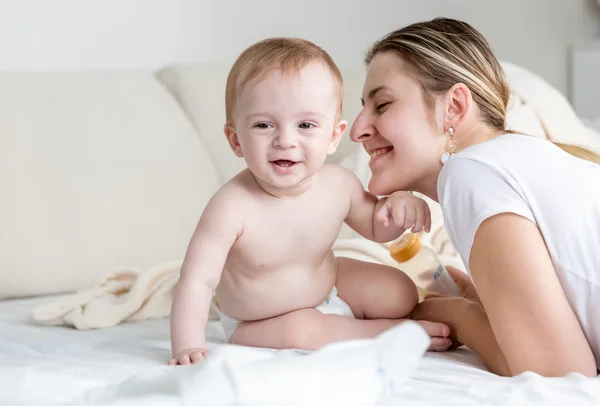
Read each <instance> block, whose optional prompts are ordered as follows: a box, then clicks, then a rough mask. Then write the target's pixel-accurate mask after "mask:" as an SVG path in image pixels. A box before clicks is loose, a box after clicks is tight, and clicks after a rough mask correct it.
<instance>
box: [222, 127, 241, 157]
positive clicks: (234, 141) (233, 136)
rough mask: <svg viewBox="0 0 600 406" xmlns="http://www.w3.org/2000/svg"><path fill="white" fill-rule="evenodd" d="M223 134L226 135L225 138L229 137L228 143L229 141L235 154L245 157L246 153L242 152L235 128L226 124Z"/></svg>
mask: <svg viewBox="0 0 600 406" xmlns="http://www.w3.org/2000/svg"><path fill="white" fill-rule="evenodd" d="M223 132H224V133H225V137H227V141H229V146H230V147H231V150H232V151H233V153H234V154H235V155H236V156H237V157H239V158H243V157H244V152H243V151H242V146H241V145H240V140H239V139H238V135H237V133H236V132H235V128H234V127H233V125H231V124H229V123H226V124H225V127H224V128H223Z"/></svg>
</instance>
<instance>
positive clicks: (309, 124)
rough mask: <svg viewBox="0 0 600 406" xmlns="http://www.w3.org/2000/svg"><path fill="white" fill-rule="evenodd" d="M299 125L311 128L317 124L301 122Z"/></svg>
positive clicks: (307, 128)
mask: <svg viewBox="0 0 600 406" xmlns="http://www.w3.org/2000/svg"><path fill="white" fill-rule="evenodd" d="M298 127H300V128H302V129H303V130H310V129H312V128H315V127H316V126H315V125H314V124H313V123H300V125H299V126H298Z"/></svg>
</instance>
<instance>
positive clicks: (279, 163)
mask: <svg viewBox="0 0 600 406" xmlns="http://www.w3.org/2000/svg"><path fill="white" fill-rule="evenodd" d="M271 162H272V163H274V164H275V165H277V166H281V167H282V168H289V167H290V166H293V165H296V164H297V162H295V161H290V160H287V159H278V160H276V161H271Z"/></svg>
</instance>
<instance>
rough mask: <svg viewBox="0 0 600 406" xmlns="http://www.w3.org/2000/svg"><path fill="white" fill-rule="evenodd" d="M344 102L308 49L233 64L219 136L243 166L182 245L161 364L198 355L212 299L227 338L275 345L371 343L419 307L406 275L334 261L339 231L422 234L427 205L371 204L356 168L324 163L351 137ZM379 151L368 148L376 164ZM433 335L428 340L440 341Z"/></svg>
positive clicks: (382, 238) (250, 55)
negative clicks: (167, 356) (168, 350)
mask: <svg viewBox="0 0 600 406" xmlns="http://www.w3.org/2000/svg"><path fill="white" fill-rule="evenodd" d="M342 98H343V82H342V76H341V74H340V72H339V70H338V68H337V67H336V65H335V64H334V62H333V61H332V59H331V58H330V56H329V55H328V54H327V53H326V52H325V51H323V50H322V49H321V48H319V47H317V46H316V45H314V44H312V43H310V42H308V41H305V40H301V39H289V38H275V39H268V40H264V41H261V42H259V43H257V44H255V45H253V46H251V47H250V48H248V49H247V50H245V51H244V52H243V53H242V54H241V55H240V56H239V58H238V59H237V61H236V62H235V64H234V65H233V67H232V69H231V71H230V73H229V77H228V80H227V88H226V114H227V123H226V125H225V135H226V137H227V140H228V142H229V145H230V147H231V149H232V150H233V152H234V153H235V154H236V155H237V156H238V157H240V158H244V159H245V161H246V164H247V167H248V168H247V169H246V170H244V171H242V172H241V173H239V174H238V175H236V176H235V177H234V178H232V179H231V180H230V181H229V182H228V183H227V184H225V185H224V186H223V187H222V188H221V189H220V190H219V191H218V192H217V193H216V194H215V195H214V196H213V198H212V199H211V200H210V202H209V203H208V204H207V206H206V208H205V210H204V212H203V213H202V216H201V218H200V221H199V223H198V226H197V228H196V230H195V232H194V235H193V237H192V239H191V242H190V244H189V247H188V250H187V253H186V256H185V260H184V262H183V266H182V269H181V277H180V280H179V282H178V283H177V285H176V287H175V291H174V298H173V305H172V311H171V343H172V352H173V359H172V360H171V361H170V362H169V364H171V365H178V364H181V365H186V364H189V363H193V362H197V361H199V360H202V359H203V358H204V355H205V354H206V352H207V351H206V349H205V346H206V343H205V327H206V322H207V318H208V314H209V308H210V304H211V300H212V298H213V293H214V294H215V296H216V300H217V303H218V306H219V308H220V310H221V316H220V319H221V323H222V326H223V329H224V331H225V335H226V337H227V340H228V341H229V342H231V343H234V344H240V345H246V346H257V347H269V348H276V349H284V348H299V349H307V350H314V349H318V348H320V347H322V346H324V345H326V344H328V343H331V342H335V341H340V340H346V339H358V338H369V337H374V336H376V335H378V334H380V333H381V332H383V331H384V330H386V329H389V328H391V327H393V326H394V325H396V324H398V323H400V322H402V321H403V320H402V318H404V317H406V316H407V315H409V313H410V312H411V311H412V310H413V308H414V307H415V305H416V304H417V302H418V295H417V289H416V286H415V284H414V283H413V282H412V280H411V279H410V278H409V277H408V276H407V275H406V274H404V273H402V272H401V271H399V270H397V269H395V268H392V267H388V266H383V265H379V264H374V263H368V262H361V261H357V260H353V259H349V258H336V257H335V256H334V254H333V252H332V246H333V244H334V242H335V240H336V237H337V235H338V233H339V230H340V228H341V226H342V223H343V222H344V221H345V222H346V223H347V224H348V225H349V226H350V227H352V228H353V229H354V230H356V232H358V233H359V234H361V235H362V236H364V237H366V238H368V239H370V240H373V241H378V242H388V241H391V240H394V239H396V238H397V237H399V236H400V235H401V234H403V233H404V232H405V231H406V230H408V229H410V228H412V231H413V232H419V231H421V230H423V229H425V230H426V231H429V228H430V214H429V208H428V206H427V204H426V202H425V201H423V200H421V199H419V198H417V197H416V196H413V195H412V194H410V193H407V192H398V193H394V194H393V195H391V196H390V197H388V198H383V199H378V198H377V197H375V196H373V195H371V194H370V193H368V192H366V191H365V190H364V188H363V187H362V185H361V183H360V181H359V180H358V178H357V177H356V176H355V175H354V174H353V173H352V172H350V171H348V170H346V169H344V168H342V167H340V166H337V165H331V164H326V163H325V160H326V157H327V156H328V155H331V154H333V153H334V152H335V150H336V148H337V146H338V144H339V142H340V139H341V137H342V135H343V133H344V131H345V129H346V127H347V123H346V121H344V120H343V119H342V118H341V106H342ZM387 151H388V150H387V149H385V148H382V149H374V150H373V151H369V152H370V154H371V162H373V161H376V160H380V159H386V152H387ZM392 208H393V209H392ZM422 323H423V325H424V324H425V323H427V322H422ZM440 326H441V327H440ZM436 327H438V329H437V332H435V333H432V330H431V329H429V331H428V332H429V333H430V335H432V336H436V335H437V336H439V337H445V336H447V335H448V334H449V331H448V328H447V327H446V326H444V325H438V326H436ZM446 347H447V346H446ZM444 349H445V348H444Z"/></svg>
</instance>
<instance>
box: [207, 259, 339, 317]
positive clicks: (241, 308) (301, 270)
mask: <svg viewBox="0 0 600 406" xmlns="http://www.w3.org/2000/svg"><path fill="white" fill-rule="evenodd" d="M336 273H337V272H336V262H335V257H334V256H333V253H331V254H330V255H328V256H327V258H325V260H324V261H323V263H322V264H321V266H320V267H318V268H317V269H314V268H309V267H307V266H293V265H290V266H286V267H285V268H282V269H275V270H270V271H268V272H262V271H261V272H252V271H250V272H248V270H243V271H237V272H236V270H235V269H226V270H224V271H223V275H222V277H221V281H220V283H219V286H218V287H217V290H216V296H217V300H218V302H219V306H220V308H221V310H222V311H223V312H224V313H225V314H227V315H228V316H229V317H232V318H234V319H236V320H243V321H250V320H261V319H266V318H270V317H275V316H279V315H282V314H285V313H289V312H291V311H294V310H300V309H306V308H314V307H316V306H318V305H320V304H321V303H323V301H324V300H325V299H326V298H327V296H328V295H329V293H330V292H331V289H332V288H333V286H334V284H335V279H336Z"/></svg>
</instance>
